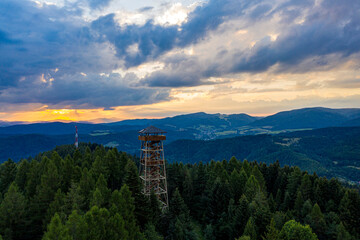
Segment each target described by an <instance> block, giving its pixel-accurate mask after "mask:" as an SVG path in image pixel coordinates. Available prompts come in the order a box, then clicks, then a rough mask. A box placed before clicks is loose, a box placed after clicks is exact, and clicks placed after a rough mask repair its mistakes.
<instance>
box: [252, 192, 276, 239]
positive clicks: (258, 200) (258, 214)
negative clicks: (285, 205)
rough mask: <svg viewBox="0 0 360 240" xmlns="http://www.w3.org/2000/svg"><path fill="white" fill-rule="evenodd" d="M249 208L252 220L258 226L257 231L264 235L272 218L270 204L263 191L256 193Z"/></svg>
mask: <svg viewBox="0 0 360 240" xmlns="http://www.w3.org/2000/svg"><path fill="white" fill-rule="evenodd" d="M249 208H250V214H251V216H252V220H253V222H254V224H255V225H256V227H257V228H256V231H257V233H258V235H262V234H263V233H264V232H265V231H266V226H267V225H268V224H269V223H270V220H271V213H270V208H269V204H268V202H267V200H266V197H265V195H264V194H263V192H258V193H257V194H256V195H255V197H254V199H253V201H252V202H251V203H250V206H249Z"/></svg>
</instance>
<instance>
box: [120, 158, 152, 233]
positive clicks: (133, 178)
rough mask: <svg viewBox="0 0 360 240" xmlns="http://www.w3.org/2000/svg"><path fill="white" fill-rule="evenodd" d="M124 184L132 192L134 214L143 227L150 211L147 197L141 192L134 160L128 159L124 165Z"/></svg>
mask: <svg viewBox="0 0 360 240" xmlns="http://www.w3.org/2000/svg"><path fill="white" fill-rule="evenodd" d="M124 184H126V185H127V186H128V188H129V190H130V191H131V193H132V197H133V198H134V200H135V201H134V203H135V211H134V213H135V216H136V219H137V221H138V223H139V225H140V227H141V228H142V227H144V226H145V224H146V222H147V221H148V218H149V215H150V212H149V200H148V198H147V197H145V196H144V194H142V192H141V189H142V184H141V182H140V178H139V175H138V169H137V167H136V165H135V163H134V161H128V163H127V165H126V167H125V179H124Z"/></svg>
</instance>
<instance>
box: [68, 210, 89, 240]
mask: <svg viewBox="0 0 360 240" xmlns="http://www.w3.org/2000/svg"><path fill="white" fill-rule="evenodd" d="M66 228H67V230H68V234H69V235H70V237H71V239H72V240H86V234H87V226H86V224H85V221H84V219H83V217H82V216H81V215H79V214H78V211H77V210H74V211H73V212H72V213H71V214H70V216H69V218H68V220H67V221H66Z"/></svg>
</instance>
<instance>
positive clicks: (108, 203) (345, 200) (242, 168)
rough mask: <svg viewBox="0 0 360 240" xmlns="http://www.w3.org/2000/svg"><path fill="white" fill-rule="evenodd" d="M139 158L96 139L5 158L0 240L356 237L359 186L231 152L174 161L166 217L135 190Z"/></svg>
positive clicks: (0, 169)
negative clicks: (200, 159)
mask: <svg viewBox="0 0 360 240" xmlns="http://www.w3.org/2000/svg"><path fill="white" fill-rule="evenodd" d="M259 161H261V159H259ZM137 162H138V159H137V158H136V157H134V156H131V155H128V154H126V153H124V152H118V151H117V149H115V148H114V149H110V148H104V147H103V146H100V145H96V144H80V148H79V150H75V148H74V147H73V146H70V145H64V146H60V147H57V148H56V149H55V150H53V151H49V152H45V153H43V154H39V155H38V156H36V157H35V158H34V159H31V160H22V161H20V162H18V163H15V162H13V161H12V160H8V161H6V162H4V163H3V164H1V165H0V235H1V237H0V239H4V240H8V239H46V240H47V239H109V240H112V239H148V240H153V239H156V240H157V239H159V240H160V239H209V240H212V239H242V240H245V239H251V240H255V239H256V240H262V239H269V240H271V239H319V240H325V239H337V240H340V239H343V240H347V239H359V238H360V195H359V192H358V190H355V189H350V188H346V187H344V186H343V185H341V184H340V182H339V181H338V180H335V179H330V180H328V179H326V178H320V177H318V176H317V175H316V174H312V175H309V174H308V173H307V172H302V171H301V170H300V169H299V168H298V167H288V166H285V167H280V165H279V163H278V162H275V163H272V164H269V165H266V164H264V163H259V162H248V161H246V160H242V159H241V160H240V159H239V160H237V159H236V158H235V157H232V158H231V159H229V160H228V161H225V160H224V161H218V162H215V161H210V162H209V163H206V164H203V163H202V162H200V163H194V164H186V165H184V164H182V163H171V164H167V179H168V192H169V202H170V207H169V209H168V210H167V211H165V212H163V213H162V212H161V210H160V208H159V203H158V201H157V199H156V197H155V195H151V196H150V198H147V197H145V196H143V195H142V194H141V182H140V179H139V177H138V168H137Z"/></svg>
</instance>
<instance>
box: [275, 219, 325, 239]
mask: <svg viewBox="0 0 360 240" xmlns="http://www.w3.org/2000/svg"><path fill="white" fill-rule="evenodd" d="M278 239H279V240H318V238H317V236H316V234H315V233H313V232H312V230H311V228H310V227H309V225H306V226H303V225H301V224H300V223H298V222H296V221H295V220H290V221H288V222H286V223H285V224H284V226H283V228H282V229H281V231H280V233H279V237H278Z"/></svg>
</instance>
